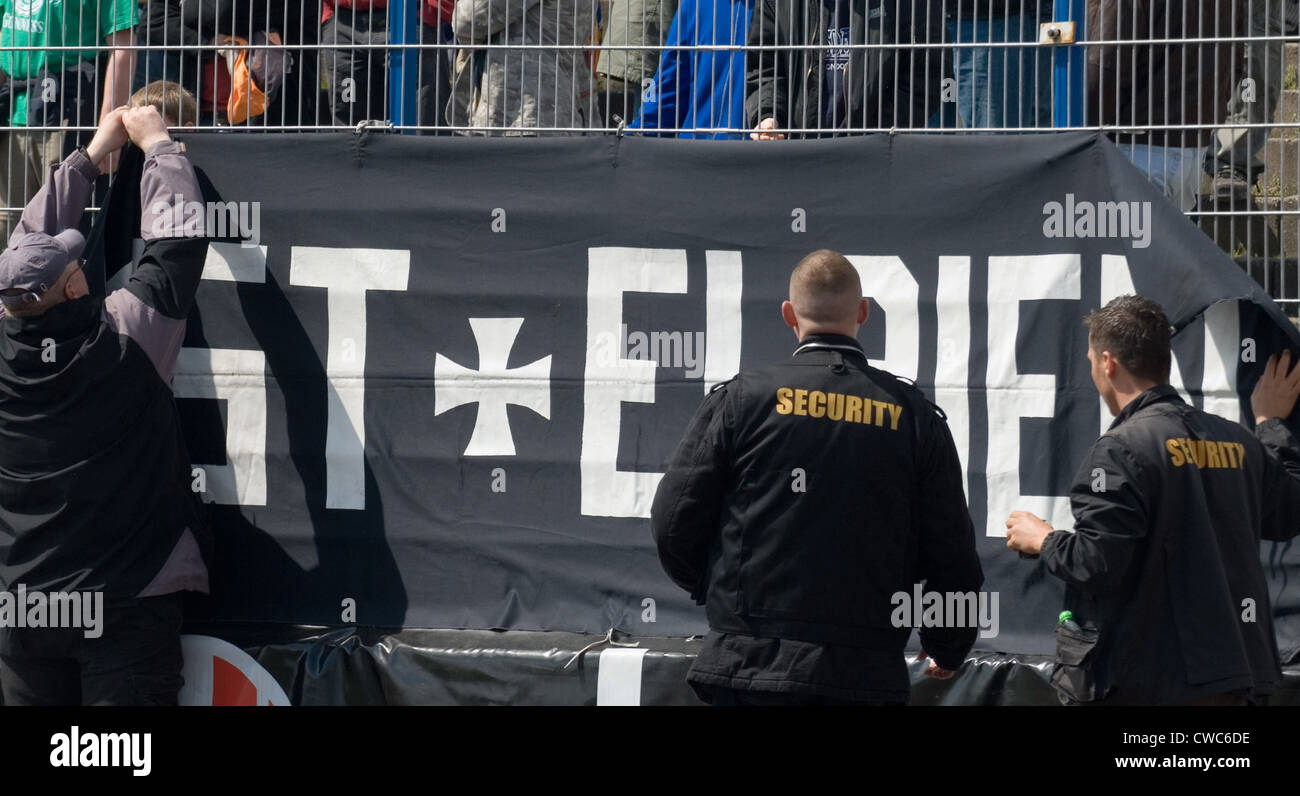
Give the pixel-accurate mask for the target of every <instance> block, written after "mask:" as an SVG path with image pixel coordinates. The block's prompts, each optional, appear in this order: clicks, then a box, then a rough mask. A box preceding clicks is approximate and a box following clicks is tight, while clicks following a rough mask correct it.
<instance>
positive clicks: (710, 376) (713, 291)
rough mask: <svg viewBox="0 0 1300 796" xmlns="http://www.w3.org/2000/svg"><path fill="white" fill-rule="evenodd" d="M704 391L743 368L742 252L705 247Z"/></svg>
mask: <svg viewBox="0 0 1300 796" xmlns="http://www.w3.org/2000/svg"><path fill="white" fill-rule="evenodd" d="M704 258H705V263H706V265H707V267H708V283H707V287H706V288H705V291H706V297H705V306H706V308H707V314H706V315H705V320H704V322H705V324H706V327H705V335H704V345H705V351H704V392H705V393H708V391H709V390H711V389H713V385H715V384H719V383H721V382H724V381H726V380H727V379H729V378H731V377H732V376H735V375H736V374H737V373H739V372H740V332H741V319H740V294H741V290H742V289H743V287H744V281H745V270H744V265H743V264H742V263H741V259H740V252H721V251H706V252H705V253H704Z"/></svg>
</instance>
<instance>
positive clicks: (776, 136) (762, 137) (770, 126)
mask: <svg viewBox="0 0 1300 796" xmlns="http://www.w3.org/2000/svg"><path fill="white" fill-rule="evenodd" d="M775 129H776V119H773V118H772V117H770V116H769V117H768V118H766V119H764V120H763V121H761V122H759V123H758V127H755V128H754V130H755V132H752V133H750V134H749V137H750V138H752V139H754V140H755V141H780V140H781V139H782V138H785V134H784V133H765V132H761V131H763V130H775Z"/></svg>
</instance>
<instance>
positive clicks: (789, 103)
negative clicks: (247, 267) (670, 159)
mask: <svg viewBox="0 0 1300 796" xmlns="http://www.w3.org/2000/svg"><path fill="white" fill-rule="evenodd" d="M0 7H2V8H3V22H2V24H0V70H3V72H4V74H5V78H6V79H5V83H4V85H3V87H0V107H3V108H5V113H6V116H7V117H8V118H7V120H6V121H7V122H8V124H7V125H5V126H3V127H0V136H3V151H4V152H6V154H7V164H6V165H5V166H4V167H3V168H2V169H0V176H3V178H4V184H3V185H0V194H3V195H0V201H3V202H4V205H5V208H6V209H7V210H8V211H9V212H7V213H5V214H3V216H4V217H5V219H4V224H3V228H0V232H2V233H4V234H5V235H6V236H7V234H8V232H9V229H10V224H11V223H12V222H13V221H15V220H16V218H17V210H19V209H21V206H22V205H23V204H24V203H25V202H26V200H27V199H28V198H29V197H30V196H31V195H32V194H34V193H35V191H36V189H37V187H38V186H39V184H40V180H41V179H42V175H44V174H45V173H46V172H47V170H48V166H49V165H50V164H51V163H53V162H54V161H56V160H57V159H59V158H61V157H62V156H63V155H64V154H65V153H67V152H69V151H71V149H73V148H75V146H77V144H78V143H84V142H85V141H87V140H88V139H89V136H90V134H91V133H92V132H93V130H94V127H95V124H96V122H97V119H98V118H99V116H100V115H101V114H102V113H103V112H104V111H105V110H106V109H108V108H111V107H113V106H114V105H117V104H122V103H125V102H127V101H128V99H129V98H130V97H131V95H132V93H133V92H135V91H137V90H139V89H142V88H144V87H145V86H146V85H149V84H151V83H153V82H154V81H157V80H168V81H173V82H175V83H177V84H178V85H179V86H181V87H183V88H184V89H185V90H186V91H187V92H188V96H187V97H183V96H182V95H179V94H166V93H158V92H155V94H153V95H151V96H150V97H148V98H149V99H152V100H153V101H155V102H158V103H161V104H163V105H164V108H165V110H166V111H167V112H168V115H169V116H170V117H171V118H170V121H171V122H173V123H175V124H176V125H177V126H182V127H183V126H190V125H195V126H198V127H223V128H229V129H231V130H232V131H236V130H242V131H247V132H256V133H278V132H308V131H320V130H331V129H339V128H356V127H358V126H362V125H365V126H371V127H383V128H391V129H392V130H393V132H395V133H411V134H442V135H566V134H567V135H580V134H586V135H600V134H615V135H655V136H678V137H684V138H715V139H716V138H734V139H743V140H751V141H757V142H761V143H758V145H760V146H780V145H781V144H774V143H767V142H771V141H775V140H783V139H793V138H809V137H830V136H838V135H854V134H867V133H879V132H885V131H898V132H902V131H922V130H923V131H926V132H928V133H932V134H946V135H961V134H966V133H968V132H972V131H979V132H1002V133H1010V132H1013V131H1022V130H1026V129H1030V130H1035V129H1048V128H1055V127H1080V128H1091V129H1102V130H1105V131H1106V132H1107V133H1108V134H1109V135H1111V136H1112V137H1113V138H1114V139H1115V141H1116V143H1117V144H1118V145H1119V146H1120V148H1121V150H1122V151H1123V152H1124V153H1125V155H1126V156H1128V157H1129V159H1130V160H1132V161H1133V162H1134V165H1135V166H1137V167H1138V168H1139V169H1141V170H1142V171H1144V172H1145V173H1146V174H1147V175H1148V177H1149V178H1150V179H1151V180H1152V182H1153V183H1154V184H1156V185H1157V186H1158V187H1160V188H1161V190H1162V191H1163V192H1164V193H1165V195H1166V196H1167V197H1168V198H1169V200H1170V201H1172V202H1174V203H1175V204H1177V205H1178V206H1179V207H1180V208H1181V209H1182V210H1183V211H1185V212H1186V213H1188V215H1189V216H1190V217H1191V218H1193V219H1194V220H1195V221H1196V222H1197V223H1199V224H1200V226H1201V227H1202V229H1204V230H1205V232H1206V234H1208V235H1210V236H1211V237H1213V238H1214V239H1215V240H1216V241H1217V242H1218V243H1219V244H1220V245H1221V246H1222V247H1223V248H1224V249H1225V250H1226V251H1228V252H1229V253H1231V254H1232V255H1233V256H1234V257H1236V258H1237V260H1238V261H1239V262H1240V263H1241V264H1242V266H1243V267H1244V268H1246V269H1248V270H1249V272H1250V273H1251V274H1252V275H1253V276H1255V277H1256V278H1257V279H1258V280H1259V281H1260V282H1261V283H1262V284H1264V285H1265V287H1266V288H1267V289H1268V290H1269V291H1270V292H1271V293H1272V294H1273V295H1274V296H1275V297H1277V298H1278V299H1279V300H1280V301H1282V302H1283V303H1284V304H1285V305H1287V306H1288V307H1289V308H1290V309H1291V310H1292V311H1293V312H1294V311H1295V310H1296V309H1297V308H1300V279H1298V277H1297V267H1296V258H1297V254H1300V188H1298V183H1300V119H1298V118H1297V93H1298V92H1297V62H1298V61H1300V58H1298V57H1297V42H1298V41H1300V35H1298V33H1297V23H1298V22H1300V0H389V2H388V3H384V2H382V0H279V1H278V2H276V1H275V0H148V2H137V1H136V0H0Z"/></svg>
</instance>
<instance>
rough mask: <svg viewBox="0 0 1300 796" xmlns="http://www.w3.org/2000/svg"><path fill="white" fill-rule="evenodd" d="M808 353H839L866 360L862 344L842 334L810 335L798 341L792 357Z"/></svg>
mask: <svg viewBox="0 0 1300 796" xmlns="http://www.w3.org/2000/svg"><path fill="white" fill-rule="evenodd" d="M809 351H841V352H844V353H849V354H857V355H858V356H860V357H862V358H863V359H866V358H867V355H866V352H864V351H863V350H862V344H861V343H859V342H858V341H857V340H855V339H853V338H852V337H849V336H848V335H843V334H810V335H807V336H805V337H804V338H803V339H802V340H800V341H799V347H798V348H796V349H795V350H794V356H798V355H799V354H806V353H808V352H809Z"/></svg>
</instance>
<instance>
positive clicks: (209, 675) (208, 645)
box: [180, 636, 290, 706]
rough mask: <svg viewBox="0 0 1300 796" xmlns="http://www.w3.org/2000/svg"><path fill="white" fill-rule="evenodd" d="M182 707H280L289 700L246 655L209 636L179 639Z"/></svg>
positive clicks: (268, 675) (257, 664)
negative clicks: (183, 656)
mask: <svg viewBox="0 0 1300 796" xmlns="http://www.w3.org/2000/svg"><path fill="white" fill-rule="evenodd" d="M181 650H182V652H183V653H184V655H185V666H184V669H183V670H182V675H183V676H184V677H185V685H184V686H183V687H182V688H181V693H180V703H181V704H182V705H222V706H228V705H229V706H257V705H267V706H284V705H289V704H290V702H289V698H288V696H286V695H285V693H284V689H283V688H282V687H281V686H280V684H279V683H278V682H276V679H275V678H274V677H272V676H271V673H270V672H268V671H267V670H266V669H264V668H262V666H261V664H259V663H258V662H257V661H255V660H254V659H253V657H252V656H250V655H249V654H248V653H246V652H244V651H243V650H241V649H240V648H239V647H236V646H235V645H233V644H231V643H229V642H226V641H222V640H221V639H219V638H213V637H212V636H182V637H181Z"/></svg>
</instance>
